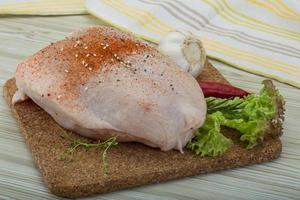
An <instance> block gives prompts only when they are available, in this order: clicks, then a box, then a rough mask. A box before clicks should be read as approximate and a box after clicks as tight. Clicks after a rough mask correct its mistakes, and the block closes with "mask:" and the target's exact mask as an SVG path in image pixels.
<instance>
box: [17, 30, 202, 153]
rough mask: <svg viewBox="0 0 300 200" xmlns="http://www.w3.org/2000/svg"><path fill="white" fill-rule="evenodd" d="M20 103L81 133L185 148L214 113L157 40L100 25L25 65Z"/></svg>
mask: <svg viewBox="0 0 300 200" xmlns="http://www.w3.org/2000/svg"><path fill="white" fill-rule="evenodd" d="M15 77H16V84H17V87H18V91H17V92H16V94H15V95H14V97H13V102H14V103H16V102H18V101H22V100H24V99H26V97H27V96H28V97H29V98H31V99H32V100H33V101H34V102H35V103H36V104H38V105H39V106H40V107H42V108H43V109H44V110H45V111H46V112H48V113H49V114H50V115H51V116H52V117H53V118H54V119H55V120H56V121H57V123H59V124H60V125H61V126H62V127H64V128H66V129H70V130H73V131H75V132H77V133H78V134H80V135H83V136H86V137H89V138H94V139H107V138H110V137H112V136H117V140H118V141H121V142H128V141H136V142H141V143H144V144H146V145H149V146H152V147H159V148H160V149H161V150H163V151H167V150H170V149H173V148H175V149H178V150H180V151H182V149H183V147H184V146H185V145H186V143H187V142H188V141H189V140H190V139H191V138H192V137H193V130H194V129H196V128H199V127H200V126H201V125H202V124H203V122H204V120H205V114H206V103H205V100H204V97H203V94H202V91H201V88H200V87H199V85H198V83H197V81H196V80H195V79H194V78H193V77H192V76H191V75H190V74H188V73H186V72H183V71H181V69H180V68H179V67H178V66H177V65H176V64H175V63H174V62H172V61H171V60H170V59H169V58H168V57H166V56H164V55H162V54H161V53H160V52H159V51H158V50H157V49H155V48H154V47H152V46H150V45H149V44H147V43H145V42H143V41H141V40H138V39H136V38H134V37H132V36H131V35H130V34H127V33H123V32H121V31H118V30H116V29H113V28H108V27H101V26H99V27H92V28H87V29H84V30H81V31H78V32H76V33H73V34H72V35H70V36H69V37H67V38H66V39H64V40H62V41H58V42H56V43H54V44H51V45H50V46H48V47H46V48H44V49H42V50H41V51H39V52H38V53H36V54H34V55H33V56H31V57H29V58H28V59H27V60H25V61H24V62H23V63H21V64H19V65H18V68H17V71H16V75H15Z"/></svg>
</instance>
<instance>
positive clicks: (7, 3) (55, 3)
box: [0, 0, 87, 15]
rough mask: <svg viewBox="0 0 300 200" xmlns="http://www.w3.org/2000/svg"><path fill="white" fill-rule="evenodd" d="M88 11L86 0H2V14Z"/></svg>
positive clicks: (0, 2)
mask: <svg viewBox="0 0 300 200" xmlns="http://www.w3.org/2000/svg"><path fill="white" fill-rule="evenodd" d="M85 13H87V11H86V9H85V6H84V0H0V14H14V15H71V14H85Z"/></svg>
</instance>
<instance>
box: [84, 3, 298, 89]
mask: <svg viewBox="0 0 300 200" xmlns="http://www.w3.org/2000/svg"><path fill="white" fill-rule="evenodd" d="M86 7H87V9H88V11H89V12H90V13H92V14H93V15H95V16H97V17H99V18H101V19H102V20H105V21H107V22H108V23H110V24H112V25H114V26H117V27H119V28H121V29H124V30H130V31H132V32H134V33H135V34H136V35H138V36H140V37H143V38H145V39H147V40H150V41H152V42H158V41H159V39H160V38H161V37H162V36H163V35H164V34H165V33H166V32H168V31H170V30H172V29H185V30H190V31H192V32H193V33H194V34H196V35H197V36H199V37H200V38H201V40H202V41H203V43H204V46H205V49H206V51H207V54H208V55H209V56H210V57H211V58H214V59H217V60H220V61H222V62H225V63H227V64H230V65H232V66H235V67H237V68H240V69H243V70H246V71H249V72H252V73H256V74H260V75H264V76H266V77H270V78H274V79H277V80H280V81H282V82H285V83H289V84H291V85H294V86H297V87H300V1H299V0H286V1H283V0H160V1H157V0H128V1H124V0H86Z"/></svg>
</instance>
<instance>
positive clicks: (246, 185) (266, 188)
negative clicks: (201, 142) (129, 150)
mask: <svg viewBox="0 0 300 200" xmlns="http://www.w3.org/2000/svg"><path fill="white" fill-rule="evenodd" d="M95 24H101V22H100V21H99V20H97V19H95V18H93V17H91V16H68V17H27V18H25V17H2V18H0V41H1V42H0V60H1V62H0V84H1V88H0V90H1V91H0V92H1V93H2V89H3V88H2V87H3V84H4V82H5V80H7V79H8V78H10V77H12V76H13V73H14V71H15V67H16V65H17V64H18V63H19V62H20V61H22V60H23V59H24V58H25V57H27V56H28V55H30V54H32V53H34V52H36V51H38V50H39V49H40V48H42V47H43V46H45V45H47V44H49V43H50V42H51V41H54V40H58V39H62V38H63V37H64V36H65V35H66V34H68V33H69V32H71V31H73V30H75V29H77V28H79V27H84V26H90V25H95ZM213 63H214V66H216V67H217V68H218V69H219V70H220V71H221V72H222V74H223V75H225V77H226V78H227V79H228V80H229V81H230V82H231V83H232V84H234V85H236V86H239V87H242V88H245V89H248V90H250V91H258V90H259V89H260V87H261V84H260V82H261V81H262V79H263V78H262V77H259V76H256V75H252V74H249V73H246V72H242V71H239V70H236V69H234V68H231V67H228V66H226V65H223V64H221V63H217V62H213ZM276 85H277V86H278V88H279V89H280V91H281V93H282V94H283V96H284V97H285V99H286V109H287V111H286V122H285V124H284V135H283V136H282V142H283V153H282V154H281V157H280V158H279V159H277V160H276V161H273V162H271V163H266V164H262V165H256V166H251V167H246V168H240V169H235V170H227V171H223V172H218V173H213V174H209V175H202V176H197V177H190V178H185V179H182V180H178V181H172V182H168V183H164V184H158V185H151V186H145V187H139V188H134V189H129V190H123V191H120V192H114V193H110V194H105V195H99V196H97V197H95V198H97V199H184V198H185V199H187V198H188V199H200V198H201V199H211V198H218V199H234V198H239V199H299V196H300V193H299V191H300V183H299V182H300V181H299V180H300V133H299V129H300V124H299V122H298V120H299V117H300V92H299V90H298V89H296V88H293V87H290V86H288V85H285V84H281V83H278V82H276ZM1 197H3V198H15V199H56V197H55V196H53V195H52V194H50V193H49V192H48V190H47V188H46V187H45V186H44V185H43V183H42V180H41V177H40V174H39V172H38V171H37V169H36V167H35V165H34V163H33V161H32V158H31V155H30V153H29V151H28V148H27V147H26V145H25V144H24V140H23V137H22V136H21V135H20V133H19V130H18V128H17V126H16V123H15V120H14V119H13V118H12V116H11V113H10V110H9V108H8V106H7V105H6V103H5V102H4V99H3V98H0V199H1Z"/></svg>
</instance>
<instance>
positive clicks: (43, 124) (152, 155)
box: [4, 64, 281, 198]
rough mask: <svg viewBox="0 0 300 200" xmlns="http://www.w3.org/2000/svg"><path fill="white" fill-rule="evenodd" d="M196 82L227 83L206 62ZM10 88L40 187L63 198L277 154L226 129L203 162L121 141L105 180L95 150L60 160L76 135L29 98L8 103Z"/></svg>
mask: <svg viewBox="0 0 300 200" xmlns="http://www.w3.org/2000/svg"><path fill="white" fill-rule="evenodd" d="M199 79H205V80H214V81H219V82H223V83H228V82H227V81H226V80H225V79H224V77H223V76H222V75H221V74H220V73H219V72H218V71H217V70H216V69H215V68H214V67H213V66H211V65H210V64H208V65H207V66H206V67H205V69H204V71H203V72H202V74H201V75H200V77H199ZM15 90H16V86H15V80H14V79H10V80H8V81H7V82H6V84H5V86H4V96H5V99H6V101H7V103H8V104H9V105H10V107H11V109H12V112H13V114H14V116H15V118H16V120H17V122H18V124H19V127H20V130H21V132H22V134H23V135H24V137H25V141H26V143H27V144H28V146H29V148H30V150H31V152H32V156H33V158H34V160H35V162H36V164H37V166H38V168H39V169H40V171H41V174H42V176H43V179H44V182H45V184H46V185H47V186H48V188H49V189H50V191H51V192H52V193H54V194H56V195H58V196H62V197H70V198H75V197H83V196H88V195H92V194H97V193H104V192H110V191H115V190H120V189H123V188H129V187H134V186H140V185H144V184H150V183H159V182H162V181H167V180H171V179H178V178H180V177H185V176H192V175H197V174H201V173H208V172H214V171H217V170H223V169H228V168H234V167H241V166H246V165H252V164H256V163H261V162H265V161H270V160H273V159H275V158H277V157H278V156H279V154H280V152H281V141H280V139H279V138H277V139H272V138H268V139H267V140H266V141H264V143H263V144H261V145H259V146H256V147H255V148H253V149H251V150H246V149H245V148H243V146H242V144H241V143H239V141H238V140H237V139H236V138H237V137H236V133H235V132H234V131H233V130H229V129H226V130H224V131H225V132H226V135H227V136H229V135H230V137H231V138H232V139H233V140H234V145H233V146H232V148H230V149H229V150H228V151H227V152H226V153H225V154H224V155H223V156H220V157H215V158H211V157H204V158H202V157H199V156H196V155H194V154H193V153H192V152H190V151H189V150H185V153H184V154H181V153H179V152H178V151H168V152H162V151H160V150H158V149H154V148H150V147H147V146H145V145H142V144H138V143H120V144H118V145H117V146H116V147H113V148H111V149H110V150H109V151H108V153H107V160H108V164H109V172H108V175H107V176H105V174H104V171H103V163H102V159H101V156H102V153H101V152H99V150H97V149H93V148H91V149H85V148H82V147H80V148H79V149H78V150H77V151H76V152H75V153H74V155H73V159H72V161H68V160H63V161H61V160H60V159H59V157H60V156H61V155H62V154H63V153H64V152H65V150H66V149H67V147H68V145H69V144H70V141H69V140H67V139H65V138H63V137H62V136H64V135H65V134H70V137H71V138H73V139H78V138H81V137H80V136H78V135H77V134H76V133H72V132H70V131H67V130H65V129H63V128H62V127H60V126H59V125H58V124H57V123H56V122H55V121H54V120H53V119H52V118H51V117H50V116H49V115H48V114H47V113H46V112H45V111H44V110H42V109H41V108H40V107H38V106H37V105H36V104H35V103H33V102H32V101H31V100H27V101H25V102H21V103H17V104H16V105H12V104H11V98H12V95H13V94H14V92H15Z"/></svg>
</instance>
